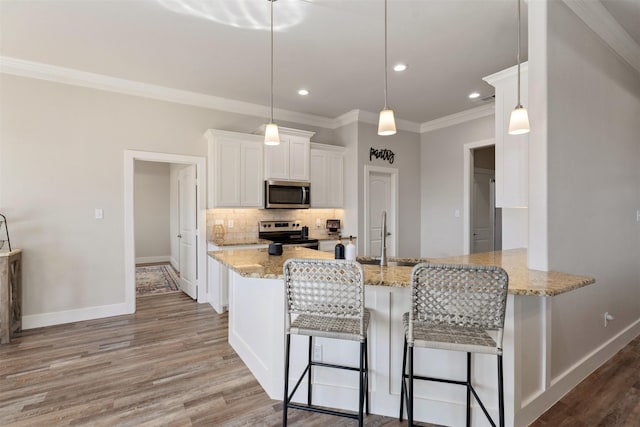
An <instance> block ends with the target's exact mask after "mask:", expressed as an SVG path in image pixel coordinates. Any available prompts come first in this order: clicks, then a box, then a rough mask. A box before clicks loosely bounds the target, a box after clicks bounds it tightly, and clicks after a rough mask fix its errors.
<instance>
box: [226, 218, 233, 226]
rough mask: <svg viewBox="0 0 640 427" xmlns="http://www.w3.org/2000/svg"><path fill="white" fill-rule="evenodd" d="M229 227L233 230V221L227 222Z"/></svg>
mask: <svg viewBox="0 0 640 427" xmlns="http://www.w3.org/2000/svg"><path fill="white" fill-rule="evenodd" d="M227 227H228V228H233V220H232V219H228V220H227Z"/></svg>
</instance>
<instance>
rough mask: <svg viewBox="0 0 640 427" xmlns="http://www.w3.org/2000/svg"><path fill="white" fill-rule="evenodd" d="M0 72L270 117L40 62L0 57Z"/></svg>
mask: <svg viewBox="0 0 640 427" xmlns="http://www.w3.org/2000/svg"><path fill="white" fill-rule="evenodd" d="M0 73H4V74H12V75H15V76H20V77H28V78H33V79H39V80H47V81H52V82H56V83H63V84H69V85H74V86H81V87H86V88H91V89H98V90H104V91H108V92H117V93H122V94H125V95H133V96H139V97H143V98H150V99H157V100H160V101H168V102H174V103H177V104H185V105H191V106H195V107H202V108H209V109H213V110H220V111H227V112H230V113H238V114H247V115H250V116H256V117H269V115H270V109H269V107H268V106H265V105H258V104H252V103H249V102H242V101H236V100H233V99H227V98H221V97H217V96H211V95H203V94H200V93H196V92H189V91H184V90H178V89H171V88H168V87H164V86H157V85H151V84H147V83H142V82H137V81H132V80H126V79H120V78H116V77H110V76H106V75H104V74H96V73H89V72H86V71H80V70H74V69H71V68H65V67H58V66H55V65H49V64H43V63H39V62H33V61H25V60H22V59H17V58H11V57H7V56H0ZM274 112H275V113H276V115H277V117H278V119H279V120H280V121H287V122H294V123H300V124H305V125H310V126H319V127H323V128H330V129H331V128H333V127H334V120H333V119H330V118H327V117H321V116H316V115H312V114H304V113H298V112H295V111H288V110H283V109H275V110H274Z"/></svg>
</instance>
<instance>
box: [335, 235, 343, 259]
mask: <svg viewBox="0 0 640 427" xmlns="http://www.w3.org/2000/svg"><path fill="white" fill-rule="evenodd" d="M335 259H344V245H343V244H342V237H341V236H338V244H337V245H336V248H335Z"/></svg>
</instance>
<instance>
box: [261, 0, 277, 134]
mask: <svg viewBox="0 0 640 427" xmlns="http://www.w3.org/2000/svg"><path fill="white" fill-rule="evenodd" d="M267 1H268V2H269V3H271V6H270V7H271V120H269V124H268V125H267V128H266V129H265V132H264V144H265V145H280V133H279V132H278V125H277V124H275V123H273V3H275V1H276V0H267Z"/></svg>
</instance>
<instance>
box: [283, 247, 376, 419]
mask: <svg viewBox="0 0 640 427" xmlns="http://www.w3.org/2000/svg"><path fill="white" fill-rule="evenodd" d="M283 269H284V283H285V298H286V302H285V310H286V313H285V334H286V336H285V369H284V370H285V372H284V402H283V414H282V425H283V427H284V426H286V425H287V412H288V409H289V408H293V409H301V410H304V411H311V412H318V413H322V414H328V415H336V416H340V417H347V418H353V419H357V420H358V425H359V426H362V425H363V423H364V413H365V411H366V413H367V414H368V413H369V397H368V393H367V390H368V388H369V374H368V372H369V361H368V359H369V357H368V350H367V330H368V328H369V320H370V318H371V314H370V313H369V311H368V310H366V309H365V308H364V272H363V270H362V266H361V265H360V264H359V263H357V262H355V261H345V260H320V259H295V258H294V259H289V260H287V261H286V262H285V263H284V267H283ZM291 335H304V336H308V337H309V342H308V346H309V347H308V351H307V365H306V367H305V368H304V370H303V372H302V374H301V375H300V377H299V378H298V380H297V382H296V384H295V386H294V387H293V390H292V391H289V358H290V352H291ZM314 337H322V338H331V339H338V340H347V341H356V342H358V343H359V344H360V352H359V353H360V356H359V366H357V367H356V366H349V365H338V364H331V363H325V362H321V361H317V360H313V357H312V356H313V339H314ZM316 366H321V367H323V368H336V369H342V370H348V371H352V372H357V373H358V375H357V377H358V412H357V413H351V412H346V411H338V410H333V409H328V408H325V407H320V406H317V405H313V403H312V384H311V383H312V373H313V368H314V367H316ZM305 377H307V403H306V404H301V403H293V402H291V399H292V398H293V396H294V394H295V393H296V391H297V389H298V386H300V384H301V383H302V380H303V379H304V378H305ZM365 407H366V410H365Z"/></svg>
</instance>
